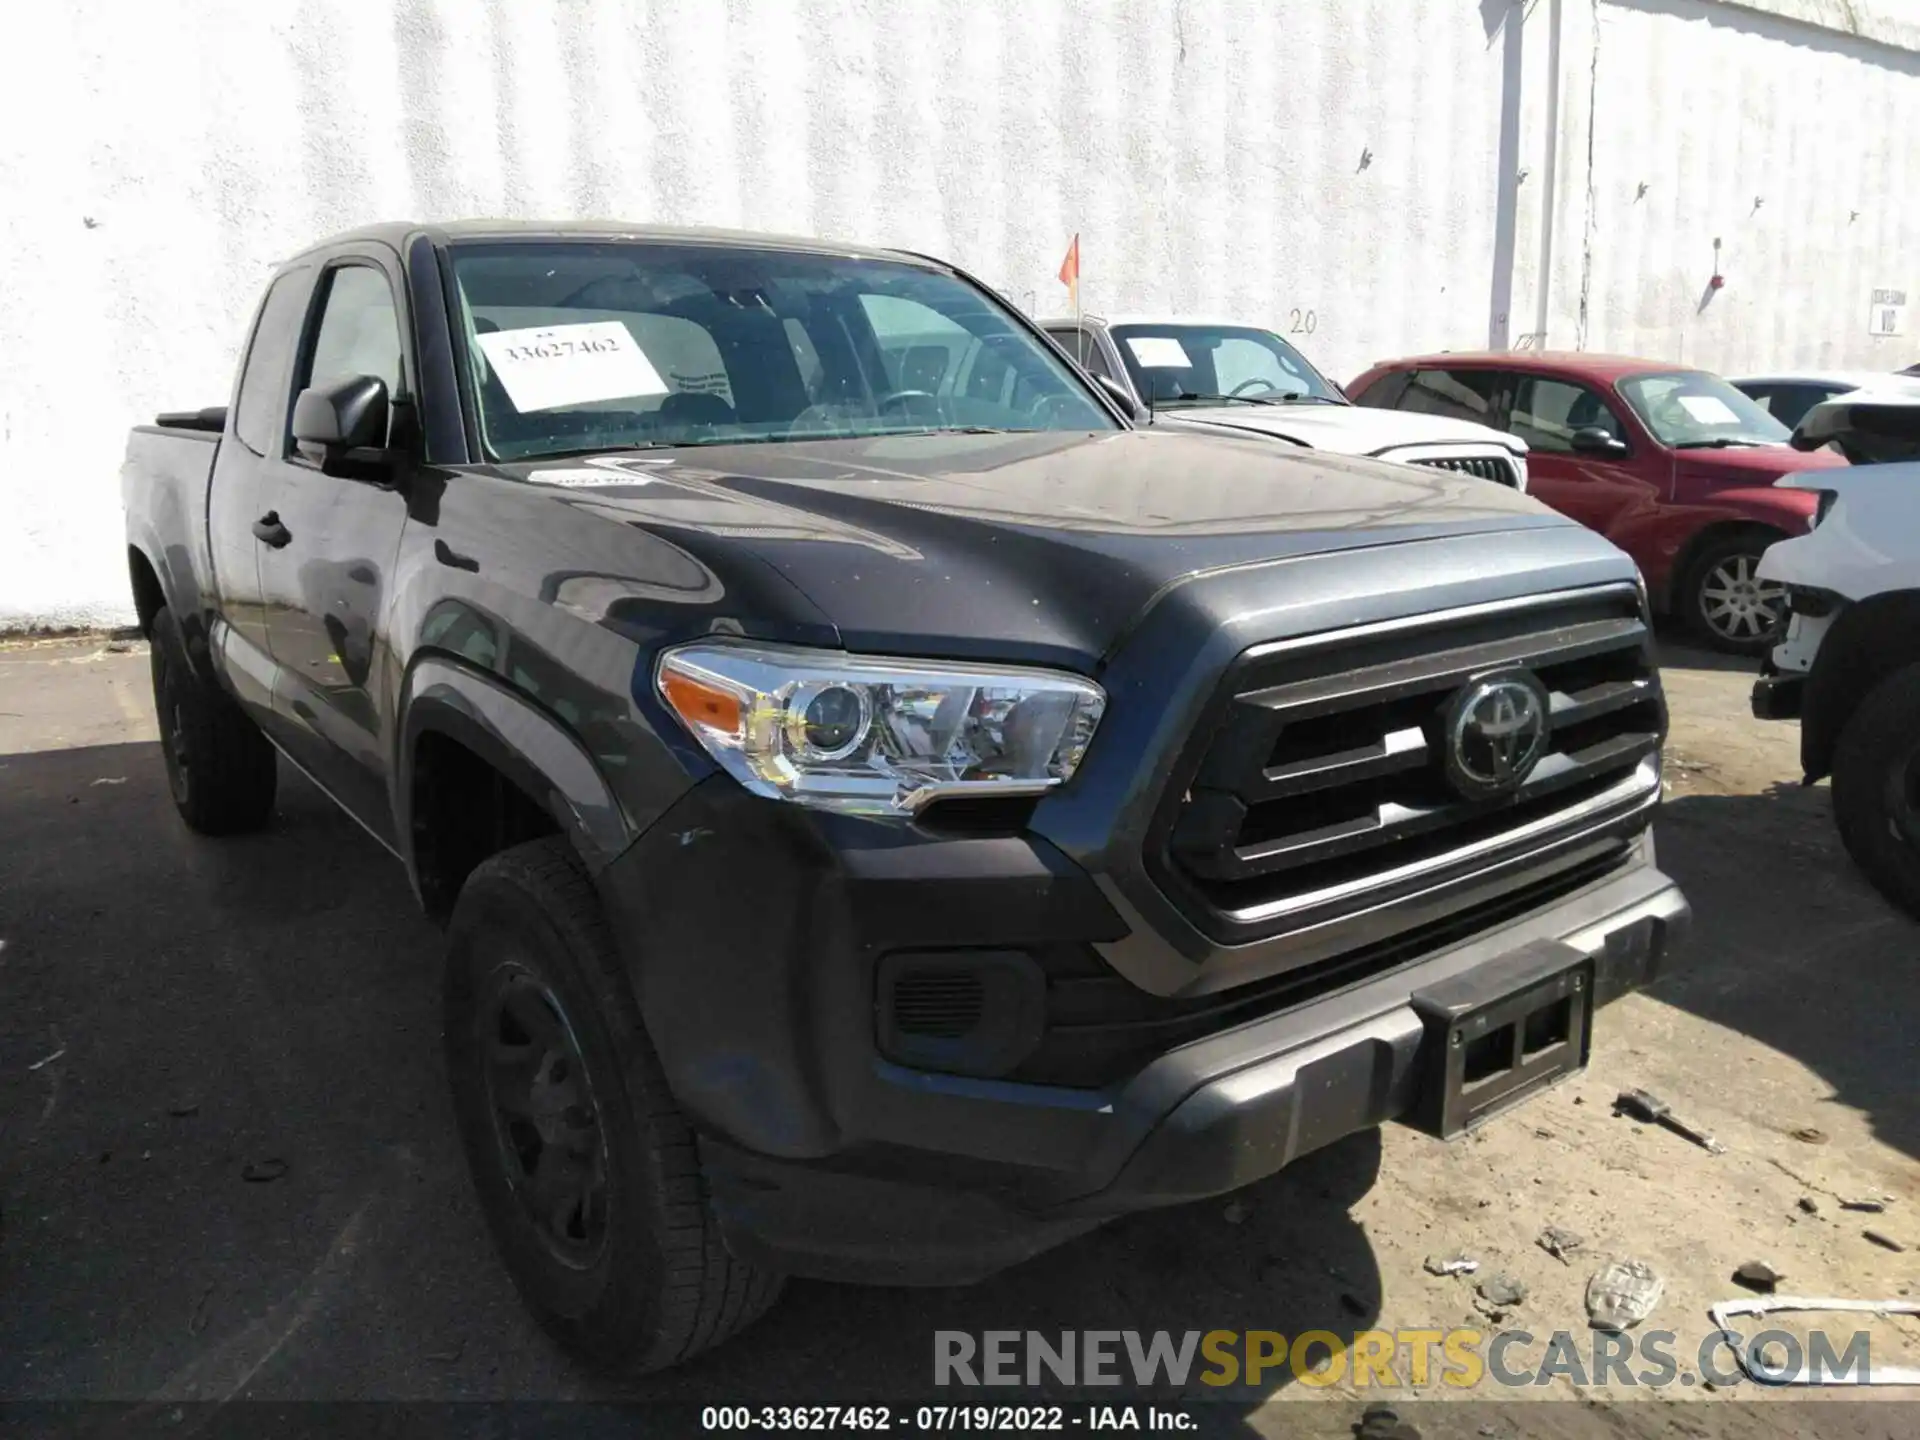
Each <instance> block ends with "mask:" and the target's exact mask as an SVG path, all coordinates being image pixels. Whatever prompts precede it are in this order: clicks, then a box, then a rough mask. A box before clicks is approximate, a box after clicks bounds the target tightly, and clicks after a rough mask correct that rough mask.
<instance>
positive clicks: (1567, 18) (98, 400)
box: [0, 0, 1920, 627]
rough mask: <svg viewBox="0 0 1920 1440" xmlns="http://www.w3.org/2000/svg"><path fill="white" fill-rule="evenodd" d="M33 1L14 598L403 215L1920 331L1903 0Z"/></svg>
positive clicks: (1534, 325) (108, 567)
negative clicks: (1879, 290) (277, 277)
mask: <svg viewBox="0 0 1920 1440" xmlns="http://www.w3.org/2000/svg"><path fill="white" fill-rule="evenodd" d="M16 8H17V11H18V13H15V14H10V16H9V26H10V31H11V34H10V38H11V40H12V42H13V45H12V53H13V54H14V55H15V57H16V68H15V69H14V71H13V75H12V79H11V80H10V83H9V84H8V85H7V86H5V87H0V627H5V626H7V625H10V624H11V625H18V624H21V623H26V622H38V623H82V622H94V623H98V622H114V621H119V620H122V619H124V618H125V617H126V616H127V614H128V612H129V606H128V603H127V599H126V582H125V575H124V565H123V559H122V550H121V545H120V542H119V539H118V534H119V519H118V467H119V458H120V453H121V449H122V446H123V443H124V439H123V437H124V431H125V428H126V426H128V425H129V424H131V423H134V422H137V421H140V420H143V419H145V418H147V417H148V416H149V415H151V414H152V413H153V412H154V411H156V410H159V409H164V408H186V407H194V406H198V405H201V404H208V403H213V402H217V401H221V400H224V399H225V398H226V395H227V390H228V386H229V374H230V370H231V366H232V363H233V359H234V352H235V347H236V345H237V343H238V339H239V336H240V332H241V329H242V327H243V325H244V323H245V318H246V315H247V312H248V310H249V308H250V307H251V305H252V303H253V300H254V297H255V294H256V291H257V288H258V286H259V284H260V283H261V281H262V279H263V278H264V276H265V275H266V273H267V271H268V269H269V267H270V266H271V265H272V264H273V262H274V261H275V260H276V259H278V258H279V257H281V256H283V255H285V254H286V253H288V252H289V251H290V250H293V249H295V248H297V247H299V246H301V245H303V244H305V243H306V242H307V241H309V240H311V239H313V238H316V237H318V236H320V235H322V234H325V233H328V232H331V231H334V230H339V229H343V228H346V227H348V226H351V225H354V224H358V223H361V222H363V221H366V220H370V219H374V218H383V217H392V216H409V215H410V216H415V217H419V218H434V217H443V216H456V215H471V214H496V215H575V214H588V215H621V216H626V217H631V218H638V219H648V220H658V221H665V222H680V223H704V224H722V225H740V226H747V227H753V228H767V229H779V230H789V231H799V232H803V233H812V234H828V235H843V236H847V237H852V238H858V239H862V240H867V241H875V242H881V243H889V244H897V245H903V246H910V247H914V248H920V249H927V250H931V251H934V252H936V253H940V254H944V255H947V256H950V257H952V258H954V259H956V260H957V261H959V262H960V263H962V264H964V265H966V266H968V267H969V268H971V269H973V270H975V271H976V272H977V273H979V274H981V275H983V276H985V277H986V278H988V279H989V280H991V281H993V282H994V283H996V284H998V285H1000V286H1001V287H1002V288H1003V289H1005V290H1006V291H1007V292H1008V293H1009V294H1011V295H1012V296H1013V297H1014V298H1015V299H1016V300H1017V301H1019V302H1020V303H1022V304H1024V305H1028V306H1030V307H1032V308H1035V309H1037V310H1040V311H1051V310H1057V309H1059V308H1060V307H1061V306H1062V305H1063V304H1064V293H1063V292H1062V290H1061V288H1060V286H1059V285H1058V283H1057V282H1056V281H1055V280H1054V278H1053V276H1054V271H1055V269H1056V268H1057V266H1058V264H1059V261H1060V257H1061V254H1062V252H1063V251H1064V249H1065V246H1066V242H1067V239H1068V237H1069V236H1070V235H1071V234H1072V233H1073V232H1075V231H1076V230H1077V231H1079V232H1080V233H1081V235H1082V237H1083V238H1082V247H1083V261H1084V266H1085V280H1084V284H1083V293H1084V299H1085V302H1086V304H1087V306H1088V307H1089V308H1112V309H1123V308H1124V309H1144V308H1153V309H1159V308H1169V309H1178V310H1193V311H1208V312H1225V313H1231V314H1235V315H1243V316H1247V317H1249V318H1252V319H1255V320H1260V321H1264V322H1265V323H1267V324H1270V325H1273V326H1275V327H1276V328H1279V329H1281V330H1285V331H1296V330H1297V331H1298V332H1299V333H1298V334H1297V335H1296V336H1295V338H1296V339H1298V340H1299V341H1300V342H1301V343H1302V345H1303V346H1304V348H1306V349H1307V350H1308V352H1309V353H1310V354H1311V355H1313V356H1314V357H1315V358H1316V359H1317V360H1319V361H1320V362H1321V363H1322V364H1323V365H1324V366H1325V367H1326V368H1327V369H1328V370H1330V371H1331V372H1332V373H1333V374H1335V375H1336V376H1340V377H1343V378H1344V377H1348V376H1351V375H1352V374H1353V373H1355V372H1356V371H1358V370H1359V369H1360V368H1362V367H1363V366H1364V365H1366V364H1367V363H1368V362H1370V361H1371V360H1373V359H1375V358H1378V357H1383V356H1387V355H1392V354H1396V353H1406V352H1408V351H1410V350H1416V349H1428V348H1440V347H1452V348H1464V347H1469V346H1477V345H1484V344H1487V343H1488V342H1489V339H1490V337H1491V338H1492V339H1493V340H1494V341H1495V342H1498V343H1503V342H1512V343H1520V344H1533V343H1538V342H1539V340H1540V337H1541V333H1542V332H1544V334H1545V339H1546V341H1547V342H1548V343H1551V344H1554V345H1572V344H1575V343H1582V342H1584V343H1585V344H1586V345H1588V346H1589V347H1592V348H1598V347H1603V346H1604V347H1617V348H1632V349H1640V350H1644V351H1649V352H1651V353H1656V354H1663V355H1671V356H1673V357H1675V358H1677V359H1685V360H1688V361H1690V362H1695V363H1701V364H1708V365H1714V366H1720V367H1740V366H1744V365H1760V364H1768V365H1773V364H1795V363H1814V362H1822V363H1828V362H1831V363H1840V362H1846V363H1861V364H1876V363H1883V362H1886V363H1891V362H1894V361H1896V360H1897V361H1898V362H1899V363H1907V362H1908V361H1910V360H1911V359H1914V358H1920V343H1917V344H1916V345H1915V347H1914V353H1913V354H1911V355H1909V354H1908V353H1907V349H1906V347H1905V346H1903V344H1902V342H1898V341H1884V342H1870V341H1868V340H1867V338H1866V329H1865V321H1866V302H1867V290H1868V288H1869V286H1875V285H1883V284H1893V285H1901V286H1905V285H1908V284H1909V279H1908V276H1907V274H1906V273H1905V272H1904V271H1903V270H1902V268H1901V267H1902V266H1903V265H1904V264H1905V263H1906V260H1905V258H1904V257H1907V256H1911V255H1913V254H1914V253H1915V246H1914V244H1913V241H1914V239H1915V238H1916V237H1915V227H1916V224H1920V206H1916V205H1915V203H1914V202H1913V201H1911V200H1910V199H1908V197H1909V195H1910V194H1911V186H1910V185H1909V184H1908V183H1907V181H1908V180H1909V179H1911V178H1913V177H1912V176H1911V175H1910V174H1909V173H1908V172H1909V171H1910V170H1911V168H1912V165H1913V163H1914V162H1913V161H1912V160H1911V159H1910V158H1909V157H1910V154H1911V152H1912V150H1913V148H1914V147H1913V146H1912V145H1911V144H1910V142H1909V141H1908V140H1907V138H1906V137H1909V136H1911V135H1912V134H1914V133H1915V130H1914V125H1913V121H1914V120H1915V119H1916V118H1920V117H1916V107H1920V85H1916V84H1915V83H1914V82H1915V75H1916V61H1917V60H1920V57H1917V56H1916V55H1915V54H1914V53H1913V52H1912V51H1911V50H1910V49H1905V48H1902V47H1903V46H1906V45H1909V44H1911V43H1912V42H1913V35H1914V31H1913V26H1912V24H1911V23H1910V22H1911V18H1912V17H1911V11H1912V3H1911V0H1902V3H1901V4H1900V5H1899V6H1897V7H1896V6H1894V5H1892V4H1891V3H1890V0H1880V3H1879V4H1877V5H1876V4H1874V3H1871V0H1848V3H1846V4H1844V5H1843V4H1840V3H1839V0H1746V3H1742V4H1732V3H1711V4H1709V3H1704V0H1529V3H1528V4H1527V5H1526V6H1525V7H1524V8H1523V7H1522V6H1520V5H1518V4H1512V3H1509V0H1286V3H1279V0H1065V3H1042V0H1021V3H1014V0H1006V3H981V0H513V3H511V4H508V3H504V0H501V3H489V0H303V3H297V4H296V3H293V0H65V3H63V4H60V5H33V6H21V7H16ZM1776 12H1782V13H1776ZM1795 16H1798V17H1800V18H1792V17H1795ZM1831 26H1840V27H1842V28H1841V29H1838V30H1836V29H1832V28H1828V27H1831ZM1556 31H1557V33H1558V39H1557V41H1556V38H1555V36H1556ZM1596 37H1597V44H1596ZM19 57H30V58H29V59H28V63H27V64H26V65H24V66H21V65H19V64H18V59H19ZM1596 57H1597V58H1596ZM1556 76H1557V77H1558V83H1557V85H1556V83H1555V77H1556ZM1590 133H1591V137H1592V145H1591V147H1589V143H1588V142H1589V134H1590ZM1589 148H1591V154H1592V164H1591V167H1589V165H1588V154H1589ZM1642 182H1645V183H1646V185H1647V187H1648V188H1647V193H1646V194H1645V195H1640V194H1639V193H1638V186H1639V185H1640V184H1641V183H1642ZM1756 197H1759V198H1762V200H1763V204H1762V205H1761V207H1760V208H1759V209H1758V210H1757V211H1752V212H1751V213H1747V212H1748V211H1749V209H1750V207H1751V206H1752V202H1753V200H1754V199H1755V198H1756ZM1855 211H1858V212H1859V213H1858V214H1857V215H1854V214H1853V213H1852V212H1855ZM1716 235H1717V236H1719V237H1721V238H1722V240H1723V242H1724V243H1723V251H1722V266H1723V270H1724V271H1725V273H1726V274H1727V277H1728V283H1727V286H1726V288H1725V289H1724V290H1722V291H1721V292H1719V294H1718V295H1716V296H1714V297H1713V298H1712V300H1711V302H1710V303H1709V304H1707V305H1706V306H1705V307H1704V308H1699V301H1700V299H1701V292H1702V289H1703V287H1704V285H1705V281H1706V277H1707V275H1708V274H1709V273H1711V263H1712V249H1711V242H1712V239H1713V237H1714V236H1716ZM1543 276H1544V277H1546V283H1544V284H1543V283H1542V277H1543ZM1915 278H1920V277H1915ZM1582 296H1584V298H1585V305H1584V309H1583V307H1582V305H1581V303H1580V302H1581V298H1582ZM1583 315H1584V319H1583V318H1582V317H1583Z"/></svg>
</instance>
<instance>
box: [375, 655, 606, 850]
mask: <svg viewBox="0 0 1920 1440" xmlns="http://www.w3.org/2000/svg"><path fill="white" fill-rule="evenodd" d="M400 714H401V723H400V727H399V739H398V743H399V754H398V755H397V756H396V757H395V766H394V774H395V776H396V777H397V783H396V784H395V786H394V805H395V808H396V810H397V811H400V812H402V813H398V814H396V815H395V816H394V819H395V821H396V827H395V833H396V834H399V835H402V836H406V837H408V850H409V852H411V849H412V843H411V837H412V834H413V828H412V824H411V816H410V815H409V814H407V813H404V812H407V811H409V810H410V809H411V807H412V796H413V779H414V777H413V768H414V756H415V754H416V752H417V750H418V742H419V739H420V736H421V735H422V734H425V733H428V732H437V733H440V734H443V735H445V736H447V737H448V738H449V739H451V740H456V741H458V742H459V743H460V744H462V745H464V746H466V747H467V748H468V749H469V750H471V751H473V752H474V754H476V755H478V756H479V757H480V758H481V759H483V760H485V761H486V762H487V763H488V764H490V765H492V766H493V767H494V768H495V769H496V770H498V771H499V772H500V773H501V774H503V775H505V776H507V777H508V778H509V779H510V780H512V781H513V782H514V784H516V785H518V786H519V787H520V789H521V790H523V791H524V792H525V793H526V794H527V795H529V796H531V797H532V798H533V800H534V801H535V802H536V803H537V804H539V805H540V806H541V807H542V808H543V809H545V810H546V811H547V813H548V814H550V815H551V816H552V817H553V819H554V822H555V823H556V824H557V825H559V827H560V829H561V831H562V832H563V833H564V834H565V835H566V836H567V838H568V839H570V840H571V841H572V842H573V845H574V848H575V849H576V850H577V851H578V852H579V854H580V858H581V860H582V861H583V862H584V863H585V864H586V866H587V868H588V869H589V870H591V871H593V872H594V873H596V874H597V873H598V872H599V871H600V870H602V869H603V868H605V866H606V865H607V863H608V862H609V861H611V860H612V859H613V858H614V857H615V856H616V855H618V854H620V853H621V852H622V851H623V850H625V849H626V848H627V847H628V846H629V845H630V844H632V843H633V839H634V831H633V829H632V827H631V825H630V824H629V823H628V819H627V816H626V813H625V811H624V810H623V809H622V808H621V806H620V803H619V801H618V799H617V798H616V797H615V795H614V792H613V787H612V786H611V785H609V784H608V783H607V780H606V777H605V776H603V775H602V774H601V773H600V768H599V766H598V765H597V764H596V763H595V762H594V759H593V757H592V756H591V755H590V754H589V753H588V752H587V750H586V747H585V746H583V745H582V744H581V743H580V741H579V740H578V739H576V738H575V737H574V736H573V735H572V734H571V733H569V732H568V730H567V729H566V728H565V727H564V726H563V725H561V723H560V722H559V721H558V720H556V719H555V718H554V717H553V716H551V715H549V714H547V713H546V712H545V711H544V710H542V709H540V708H539V707H538V706H537V705H535V704H534V703H533V702H532V701H531V700H528V699H527V698H526V697H525V696H524V695H521V694H519V693H517V692H516V691H514V690H512V689H510V688H508V687H507V686H506V685H505V684H503V683H502V682H501V681H500V680H498V679H496V678H495V677H494V676H492V675H489V674H486V673H484V672H482V671H479V670H476V669H474V668H472V667H470V666H467V665H463V664H461V663H459V662H458V661H455V660H453V659H451V658H449V657H447V656H445V655H439V654H432V655H426V656H423V657H422V658H420V659H419V660H417V661H415V663H414V665H413V667H412V668H411V669H410V670H409V671H408V673H407V679H406V685H405V688H404V691H403V694H402V700H401V711H400ZM408 863H409V865H411V864H412V858H411V854H409V859H408Z"/></svg>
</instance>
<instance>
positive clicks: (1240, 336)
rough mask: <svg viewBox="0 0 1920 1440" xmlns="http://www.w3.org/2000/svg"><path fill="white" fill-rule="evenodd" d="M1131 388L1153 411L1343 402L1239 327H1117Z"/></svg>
mask: <svg viewBox="0 0 1920 1440" xmlns="http://www.w3.org/2000/svg"><path fill="white" fill-rule="evenodd" d="M1113 339H1114V344H1115V346H1116V347H1117V348H1118V349H1119V351H1120V358H1121V359H1122V360H1123V361H1125V362H1126V366H1127V373H1128V374H1129V375H1131V376H1132V377H1133V388H1134V389H1135V390H1137V391H1138V392H1139V393H1140V397H1141V398H1142V399H1143V400H1145V401H1146V402H1147V403H1148V404H1149V405H1151V406H1153V408H1154V409H1156V410H1173V409H1178V408H1180V407H1181V406H1190V405H1218V404H1220V403H1222V402H1223V401H1227V402H1231V401H1234V400H1257V401H1260V402H1262V403H1266V404H1283V403H1287V402H1300V403H1312V402H1316V401H1317V402H1320V403H1322V404H1333V405H1342V404H1345V403H1346V401H1345V399H1344V398H1343V397H1342V396H1341V394H1340V392H1339V391H1338V390H1336V389H1335V388H1334V387H1333V385H1332V384H1331V383H1330V382H1329V381H1328V380H1327V379H1326V378H1325V377H1324V376H1323V375H1321V373H1320V372H1319V371H1318V370H1316V369H1314V368H1313V366H1311V365H1309V364H1308V363H1307V358H1306V356H1304V355H1302V354H1301V353H1300V352H1299V351H1298V350H1296V349H1294V348H1293V346H1291V345H1289V344H1288V343H1287V342H1286V341H1284V340H1282V339H1281V338H1280V337H1279V336H1278V335H1275V334H1274V333H1273V332H1272V331H1271V330H1257V329H1253V328H1251V327H1242V326H1237V325H1116V326H1114V327H1113Z"/></svg>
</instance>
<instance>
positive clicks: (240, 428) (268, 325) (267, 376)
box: [233, 269, 313, 455]
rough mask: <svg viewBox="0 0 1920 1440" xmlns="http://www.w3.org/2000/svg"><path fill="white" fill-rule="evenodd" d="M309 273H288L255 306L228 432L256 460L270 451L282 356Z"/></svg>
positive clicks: (282, 395)
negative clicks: (255, 317) (257, 310)
mask: <svg viewBox="0 0 1920 1440" xmlns="http://www.w3.org/2000/svg"><path fill="white" fill-rule="evenodd" d="M312 273H313V272H312V271H310V270H305V269H302V270H289V271H288V272H287V273H286V274H284V275H281V276H279V277H278V278H277V279H276V280H275V281H274V282H273V284H272V285H270V286H268V287H267V297H266V299H265V300H263V301H262V302H261V304H260V319H259V321H258V323H256V324H255V325H254V327H253V343H252V344H251V345H249V346H248V347H247V360H246V366H245V368H244V369H242V370H241V372H240V390H239V393H238V394H237V395H236V396H235V397H234V405H233V433H234V435H235V436H236V437H237V438H238V439H239V441H240V443H241V444H242V445H244V446H246V447H247V449H249V450H251V451H252V452H253V453H254V454H256V455H265V454H266V453H267V452H268V451H269V450H271V449H272V448H273V424H274V421H275V419H276V418H278V416H279V413H280V406H281V404H282V402H284V401H285V400H286V398H287V396H286V392H285V389H284V388H283V387H284V386H285V383H286V379H287V357H288V354H289V352H291V351H292V349H293V343H294V339H295V335H296V333H297V332H298V330H299V328H300V317H301V312H302V311H303V310H304V309H305V308H306V303H307V295H308V293H309V291H310V289H311V286H312Z"/></svg>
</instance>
